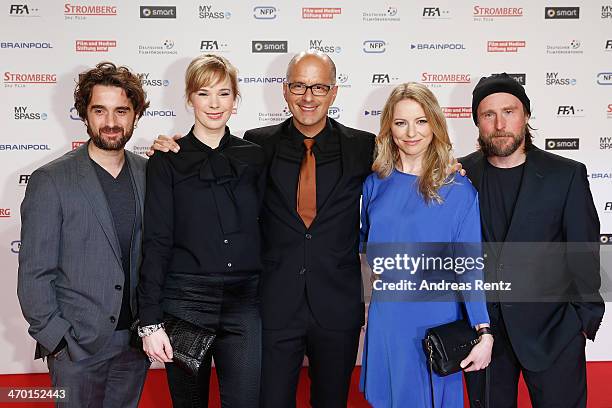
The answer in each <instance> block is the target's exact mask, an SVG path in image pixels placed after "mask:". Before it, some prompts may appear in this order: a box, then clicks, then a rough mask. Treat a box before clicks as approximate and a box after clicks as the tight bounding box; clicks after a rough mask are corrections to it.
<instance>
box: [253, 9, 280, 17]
mask: <svg viewBox="0 0 612 408" xmlns="http://www.w3.org/2000/svg"><path fill="white" fill-rule="evenodd" d="M277 13H278V9H277V8H276V7H274V6H255V7H253V17H254V18H256V19H257V20H274V19H275V18H276V17H277Z"/></svg>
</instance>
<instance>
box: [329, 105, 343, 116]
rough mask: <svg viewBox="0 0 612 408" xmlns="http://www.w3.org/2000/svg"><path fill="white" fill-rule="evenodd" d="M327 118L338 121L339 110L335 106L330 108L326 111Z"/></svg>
mask: <svg viewBox="0 0 612 408" xmlns="http://www.w3.org/2000/svg"><path fill="white" fill-rule="evenodd" d="M327 116H329V117H330V118H332V119H340V108H338V107H337V106H330V107H329V109H328V110H327Z"/></svg>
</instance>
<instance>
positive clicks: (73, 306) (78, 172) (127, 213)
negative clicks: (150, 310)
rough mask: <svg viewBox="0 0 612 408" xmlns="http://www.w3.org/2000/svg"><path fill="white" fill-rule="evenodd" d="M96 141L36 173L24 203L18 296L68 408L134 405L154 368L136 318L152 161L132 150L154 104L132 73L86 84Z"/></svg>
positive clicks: (91, 74) (84, 115)
mask: <svg viewBox="0 0 612 408" xmlns="http://www.w3.org/2000/svg"><path fill="white" fill-rule="evenodd" d="M74 99H75V104H74V106H75V108H76V110H77V111H78V113H79V116H80V117H81V119H82V120H83V122H84V123H85V125H86V127H87V133H88V134H89V136H90V140H89V141H88V142H87V143H86V144H84V145H82V146H81V147H79V148H77V149H76V150H74V151H72V152H69V153H67V154H65V155H63V156H62V157H60V158H58V159H56V160H54V161H52V162H50V163H48V164H46V165H44V166H42V167H40V168H39V169H37V170H36V171H35V172H34V173H32V175H31V177H30V180H29V182H28V187H27V190H26V193H25V198H24V200H23V202H22V204H21V250H20V253H19V278H18V287H17V294H18V297H19V303H20V305H21V310H22V312H23V315H24V316H25V318H26V320H27V321H28V323H29V325H30V327H29V333H30V335H31V336H32V337H33V338H34V339H35V340H36V342H37V345H36V352H35V358H44V357H46V358H47V365H48V367H49V373H50V375H51V381H52V384H53V386H54V387H65V388H66V389H67V398H66V399H67V401H65V402H62V403H61V404H58V405H60V406H63V407H85V406H87V407H122V408H123V407H134V408H136V407H137V406H138V400H139V399H140V394H141V392H142V387H143V385H144V380H145V377H146V372H147V369H148V368H149V365H150V363H149V361H148V360H147V359H146V356H145V355H144V354H143V353H142V351H140V350H137V349H134V348H131V347H130V345H129V338H130V331H129V328H130V325H131V323H132V321H133V319H134V317H135V316H136V313H137V310H136V306H137V303H136V294H135V289H136V285H137V284H138V268H139V265H140V256H141V255H140V253H141V239H142V212H143V202H144V186H145V165H146V160H145V159H143V158H142V157H139V156H137V155H135V154H132V153H130V152H127V151H125V149H124V146H125V144H126V143H127V142H128V140H129V139H130V137H131V136H132V133H133V131H134V127H135V124H136V122H137V121H138V119H140V117H141V116H142V114H143V113H144V111H145V109H146V108H147V107H148V105H149V103H148V102H147V101H146V93H145V92H144V90H143V88H142V84H141V81H140V80H139V79H138V77H137V76H136V75H134V74H133V73H132V72H130V71H129V69H128V68H126V67H117V66H115V65H114V64H112V63H110V62H103V63H100V64H98V65H97V66H96V67H95V68H93V69H90V70H88V71H86V72H84V73H82V74H81V75H80V76H79V81H78V84H77V87H76V89H75V91H74Z"/></svg>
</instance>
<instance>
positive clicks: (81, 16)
mask: <svg viewBox="0 0 612 408" xmlns="http://www.w3.org/2000/svg"><path fill="white" fill-rule="evenodd" d="M114 16H117V6H115V5H105V4H71V3H65V4H64V19H65V20H86V19H87V18H89V17H114Z"/></svg>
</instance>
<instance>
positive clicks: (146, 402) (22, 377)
mask: <svg viewBox="0 0 612 408" xmlns="http://www.w3.org/2000/svg"><path fill="white" fill-rule="evenodd" d="M587 369H588V387H589V403H588V408H612V385H611V382H610V379H612V362H592V363H588V367H587ZM358 385H359V367H357V368H356V369H355V371H354V372H353V386H352V387H351V394H350V401H349V404H348V407H349V408H362V407H363V408H366V407H369V405H368V404H367V402H366V401H365V400H364V399H363V396H362V395H361V393H360V392H359V390H358ZM36 386H41V387H43V386H49V376H48V375H47V374H19V375H0V387H36ZM308 387H309V381H308V376H307V375H306V370H303V371H302V378H301V381H300V384H299V387H298V407H299V408H306V407H309V404H308ZM217 389H218V385H217V377H216V376H214V375H213V384H211V390H217ZM209 405H210V407H211V408H215V407H219V399H218V395H217V393H216V392H215V393H211V399H210V404H209ZM0 406H2V408H30V406H33V407H35V408H52V407H53V404H46V403H45V404H42V403H36V404H24V403H20V404H9V403H6V404H0ZM171 406H172V404H171V403H170V394H169V393H168V384H167V382H166V375H165V372H164V371H163V370H151V371H149V375H148V377H147V382H146V384H145V389H144V392H143V396H142V401H141V403H140V408H165V407H171ZM530 406H531V404H530V403H529V397H528V396H527V390H526V388H525V386H524V384H523V382H522V381H521V389H520V393H519V407H520V408H523V407H524V408H527V407H530ZM411 408H412V407H411ZM414 408H418V407H414Z"/></svg>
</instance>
